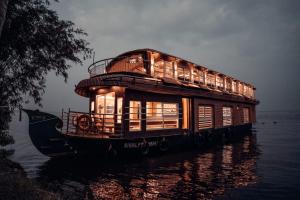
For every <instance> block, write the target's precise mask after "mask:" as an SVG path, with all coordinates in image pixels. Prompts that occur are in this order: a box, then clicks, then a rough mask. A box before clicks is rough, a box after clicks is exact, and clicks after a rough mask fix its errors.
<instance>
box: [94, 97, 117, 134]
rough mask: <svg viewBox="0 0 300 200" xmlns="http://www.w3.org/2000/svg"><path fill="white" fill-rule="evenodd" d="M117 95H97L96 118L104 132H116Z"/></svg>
mask: <svg viewBox="0 0 300 200" xmlns="http://www.w3.org/2000/svg"><path fill="white" fill-rule="evenodd" d="M114 113H115V93H114V92H109V93H106V94H99V95H96V116H97V118H98V119H99V120H100V121H102V126H103V127H102V129H103V131H104V132H114Z"/></svg>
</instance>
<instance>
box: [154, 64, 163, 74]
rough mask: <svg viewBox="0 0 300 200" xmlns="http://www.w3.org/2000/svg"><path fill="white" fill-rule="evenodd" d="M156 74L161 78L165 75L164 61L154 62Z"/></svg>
mask: <svg viewBox="0 0 300 200" xmlns="http://www.w3.org/2000/svg"><path fill="white" fill-rule="evenodd" d="M154 76H155V77H159V78H163V77H164V61H162V60H160V61H158V62H155V63H154Z"/></svg>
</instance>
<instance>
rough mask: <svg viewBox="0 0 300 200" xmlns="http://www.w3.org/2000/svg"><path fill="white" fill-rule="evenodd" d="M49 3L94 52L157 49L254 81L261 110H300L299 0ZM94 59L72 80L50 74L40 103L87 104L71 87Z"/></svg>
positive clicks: (53, 107)
mask: <svg viewBox="0 0 300 200" xmlns="http://www.w3.org/2000/svg"><path fill="white" fill-rule="evenodd" d="M51 8H53V9H54V10H56V11H57V12H58V14H59V16H60V17H61V18H62V19H67V20H71V21H73V22H74V23H75V24H76V26H78V27H81V28H83V29H84V30H85V31H86V32H87V33H88V37H87V38H86V39H87V40H88V41H89V42H90V47H91V48H93V49H94V50H95V52H96V54H95V55H96V56H95V58H96V59H103V58H107V57H114V56H117V55H119V54H121V53H123V52H126V51H129V50H133V49H139V48H152V49H156V50H160V51H162V52H165V53H168V54H171V55H175V56H178V57H181V58H184V59H186V60H189V61H192V62H194V63H197V64H199V65H204V66H207V67H208V68H209V69H212V70H216V71H219V72H221V73H224V74H227V75H230V76H232V77H235V78H237V79H240V80H243V81H245V82H248V83H252V84H254V85H255V86H256V88H257V91H256V96H257V99H258V100H260V104H259V106H258V110H261V111H264V110H268V111H270V110H294V109H297V110H300V104H299V102H300V89H299V88H298V86H300V84H299V80H298V79H299V78H298V77H299V74H300V12H299V10H300V1H298V0H264V1H262V0H251V1H249V0H226V1H224V0H118V1H117V0H109V1H101V0H85V1H82V0H62V1H61V2H59V3H53V4H52V5H51ZM91 62H92V61H91V60H87V61H85V62H84V65H82V66H80V65H74V67H72V68H71V69H70V70H69V79H68V81H67V83H65V82H64V80H63V78H62V77H56V76H55V74H54V73H50V74H49V76H48V77H47V84H46V85H47V88H46V91H45V94H44V96H43V101H42V104H43V108H42V109H43V110H46V111H53V112H57V111H59V110H61V108H65V109H67V108H69V107H70V108H71V109H72V110H78V111H87V109H88V99H86V98H84V97H80V96H78V95H77V94H76V93H75V92H74V86H75V84H78V82H79V81H80V80H82V79H85V78H88V76H89V74H88V71H87V67H88V65H89V64H91Z"/></svg>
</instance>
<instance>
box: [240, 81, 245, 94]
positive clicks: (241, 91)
mask: <svg viewBox="0 0 300 200" xmlns="http://www.w3.org/2000/svg"><path fill="white" fill-rule="evenodd" d="M243 92H244V87H243V84H242V83H239V94H241V95H243Z"/></svg>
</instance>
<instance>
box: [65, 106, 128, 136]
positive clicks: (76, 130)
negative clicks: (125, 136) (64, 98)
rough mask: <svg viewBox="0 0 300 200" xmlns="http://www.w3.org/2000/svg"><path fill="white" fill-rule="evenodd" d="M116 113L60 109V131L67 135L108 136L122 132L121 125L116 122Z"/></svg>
mask: <svg viewBox="0 0 300 200" xmlns="http://www.w3.org/2000/svg"><path fill="white" fill-rule="evenodd" d="M118 116H119V115H117V114H100V113H97V114H94V113H93V114H92V113H84V112H77V111H71V110H69V111H68V112H64V111H62V121H63V127H62V130H61V131H62V133H63V134H69V135H98V136H100V135H102V136H108V135H112V134H119V133H121V132H122V125H121V124H116V123H115V120H116V119H117V118H118Z"/></svg>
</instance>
